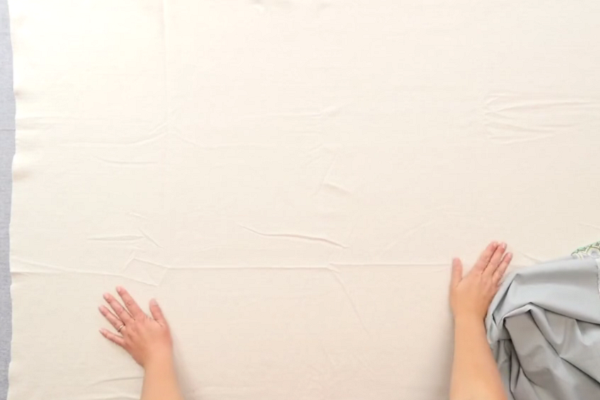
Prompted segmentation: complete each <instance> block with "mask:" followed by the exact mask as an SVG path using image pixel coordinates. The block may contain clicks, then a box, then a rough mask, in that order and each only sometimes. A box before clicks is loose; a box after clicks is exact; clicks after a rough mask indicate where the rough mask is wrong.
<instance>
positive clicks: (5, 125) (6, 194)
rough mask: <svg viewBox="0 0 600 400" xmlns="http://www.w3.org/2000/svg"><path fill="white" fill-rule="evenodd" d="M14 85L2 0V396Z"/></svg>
mask: <svg viewBox="0 0 600 400" xmlns="http://www.w3.org/2000/svg"><path fill="white" fill-rule="evenodd" d="M12 85H13V79H12V53H11V46H10V32H9V23H8V3H7V1H6V0H0V399H6V396H7V391H8V363H9V361H10V338H11V304H10V273H9V268H8V223H9V218H10V198H11V182H12V181H11V164H12V158H13V154H14V151H15V102H14V97H13V86H12Z"/></svg>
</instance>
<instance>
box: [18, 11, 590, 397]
mask: <svg viewBox="0 0 600 400" xmlns="http://www.w3.org/2000/svg"><path fill="white" fill-rule="evenodd" d="M9 6H10V11H11V18H12V21H11V22H12V30H13V40H14V53H15V90H16V96H17V154H16V158H15V165H14V202H13V210H12V228H11V235H12V250H11V268H12V274H13V287H12V295H13V301H14V303H13V305H14V336H13V337H14V341H13V352H12V357H13V363H12V366H11V371H10V394H9V400H37V399H61V400H99V399H106V400H108V399H115V400H116V399H135V398H136V396H138V395H139V389H140V385H141V376H142V373H141V371H140V369H139V368H138V367H137V366H136V365H135V364H134V363H133V361H131V360H130V359H129V358H128V357H127V355H126V354H124V353H123V352H122V351H121V350H120V349H118V348H115V347H114V346H112V345H111V344H110V343H108V342H106V341H105V340H104V339H103V338H102V337H101V336H100V335H99V334H98V328H99V327H101V326H105V325H106V324H105V322H104V321H103V320H102V317H101V316H100V315H99V313H98V312H97V310H96V307H97V305H99V304H100V303H101V301H102V297H101V295H102V293H103V292H104V291H107V290H111V289H112V288H113V287H114V286H115V285H117V284H121V285H124V286H126V287H127V288H129V289H130V291H131V292H132V293H133V294H134V295H135V296H136V297H137V298H139V299H140V300H141V301H144V302H146V301H147V300H148V299H150V298H151V297H153V296H156V297H157V298H158V300H159V301H160V302H161V303H162V304H163V305H164V310H165V313H166V315H167V317H168V318H169V320H170V321H171V325H172V328H173V332H174V336H175V340H176V349H177V362H178V366H179V368H180V371H181V374H182V378H183V383H184V387H185V393H186V398H187V399H202V400H217V399H227V400H282V399H285V400H296V399H298V400H299V399H310V400H319V399H327V400H367V399H368V400H370V399H378V400H397V399H411V400H434V399H435V400H438V399H441V398H443V397H444V395H445V393H446V390H447V386H448V381H449V370H450V359H451V343H452V334H451V321H450V317H449V310H448V306H447V302H446V296H447V284H448V276H449V260H450V258H451V257H452V256H454V255H464V256H466V258H467V262H470V261H472V260H473V259H474V258H475V257H476V255H477V253H478V252H479V250H480V249H481V248H483V246H484V245H485V244H486V243H487V241H488V240H491V239H496V238H500V239H505V240H507V241H509V243H511V244H513V245H515V247H513V250H514V251H515V253H516V261H515V264H516V265H529V264H532V263H534V262H535V261H536V260H545V259H551V258H555V257H557V256H560V255H563V254H565V252H566V251H568V250H570V249H571V248H575V247H576V246H578V245H580V244H581V243H589V242H592V241H594V240H597V238H598V229H599V228H598V227H599V226H600V215H599V214H598V213H596V210H597V208H598V198H599V196H598V195H599V194H600V191H599V189H598V188H599V186H598V184H597V175H598V173H597V171H598V170H600V157H598V148H599V147H598V143H599V142H598V134H599V133H600V97H599V95H598V94H599V93H600V74H598V65H600V47H599V46H597V45H596V43H597V38H598V37H599V35H600V25H598V19H597V16H598V15H599V13H600V3H598V2H597V1H592V0H589V1H579V2H572V1H566V0H565V1H554V2H550V3H549V2H545V1H541V0H530V1H516V0H514V1H513V0H509V1H492V2H476V1H454V2H449V1H442V0H430V1H422V0H411V1H403V0H401V1H398V0H352V1H341V0H314V1H313V0H304V1H300V0H293V1H292V0H279V1H275V0H264V1H260V0H259V1H247V0H244V1H237V0H230V1H225V0H218V1H217V0H213V1H209V0H164V1H161V0H103V1H97V0H91V1H81V0H53V1H48V0H11V1H10V2H9Z"/></svg>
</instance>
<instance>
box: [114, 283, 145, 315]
mask: <svg viewBox="0 0 600 400" xmlns="http://www.w3.org/2000/svg"><path fill="white" fill-rule="evenodd" d="M117 293H119V296H121V299H123V303H125V307H127V311H129V314H131V316H132V317H133V319H140V318H142V317H144V316H145V315H146V314H145V313H144V312H143V311H142V309H141V308H140V306H138V304H137V303H136V302H135V300H134V299H133V297H131V295H130V294H129V292H127V290H125V289H124V288H122V287H120V286H119V287H117Z"/></svg>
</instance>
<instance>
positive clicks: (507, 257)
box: [492, 253, 513, 285]
mask: <svg viewBox="0 0 600 400" xmlns="http://www.w3.org/2000/svg"><path fill="white" fill-rule="evenodd" d="M512 257H513V255H512V253H506V255H505V256H504V258H502V262H501V263H500V266H499V267H498V269H497V270H496V273H494V277H493V278H492V280H493V282H494V283H495V284H496V285H499V284H500V282H501V281H502V277H503V276H504V274H505V273H506V270H507V269H508V266H509V265H510V262H511V261H512Z"/></svg>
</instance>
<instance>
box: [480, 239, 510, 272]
mask: <svg viewBox="0 0 600 400" xmlns="http://www.w3.org/2000/svg"><path fill="white" fill-rule="evenodd" d="M505 251H506V243H500V244H499V245H498V247H496V250H495V251H494V254H492V258H490V262H489V263H488V265H487V266H486V267H485V273H486V274H489V275H493V274H494V272H496V270H497V269H498V266H499V265H500V261H502V256H503V255H504V252H505Z"/></svg>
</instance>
